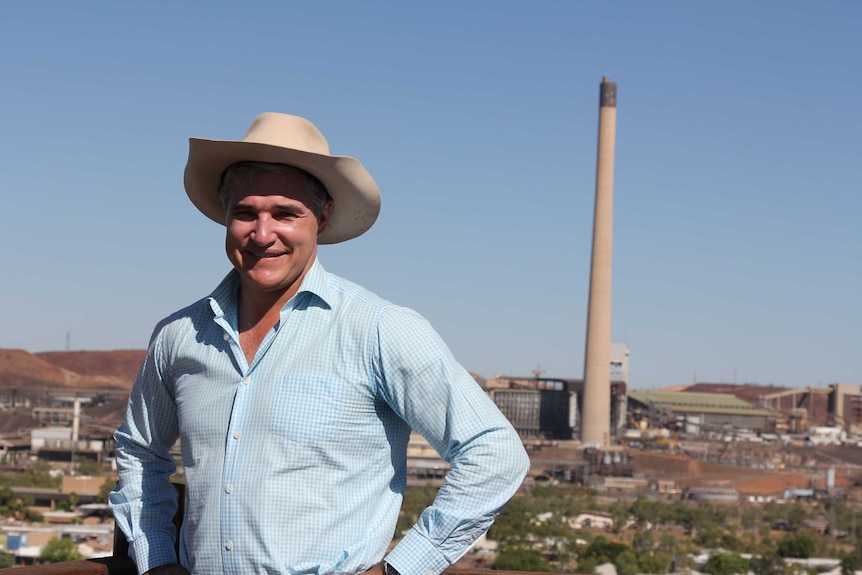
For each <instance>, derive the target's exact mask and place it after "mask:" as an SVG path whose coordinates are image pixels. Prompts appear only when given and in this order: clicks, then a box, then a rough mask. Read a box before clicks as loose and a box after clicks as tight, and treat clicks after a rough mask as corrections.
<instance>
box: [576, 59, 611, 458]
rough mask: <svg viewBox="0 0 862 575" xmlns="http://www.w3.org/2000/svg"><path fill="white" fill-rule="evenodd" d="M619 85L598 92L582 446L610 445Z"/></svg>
mask: <svg viewBox="0 0 862 575" xmlns="http://www.w3.org/2000/svg"><path fill="white" fill-rule="evenodd" d="M616 125H617V85H616V83H615V82H611V81H610V80H608V77H607V76H605V77H604V78H602V84H601V89H600V91H599V141H598V159H597V162H596V205H595V214H594V217H593V253H592V263H591V265H590V300H589V311H588V313H587V343H586V352H585V355H584V357H585V360H584V398H583V415H582V418H581V422H582V424H581V443H582V444H583V445H584V446H594V447H603V446H607V445H610V444H611V443H612V441H613V438H612V437H611V370H610V364H611V357H610V348H611V270H612V263H613V262H612V255H613V226H614V213H613V212H614V146H615V138H616Z"/></svg>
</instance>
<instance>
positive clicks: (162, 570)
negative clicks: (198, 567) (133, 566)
mask: <svg viewBox="0 0 862 575" xmlns="http://www.w3.org/2000/svg"><path fill="white" fill-rule="evenodd" d="M144 575H189V570H188V569H186V568H185V567H183V566H182V565H180V564H179V563H168V564H167V565H159V566H158V567H154V568H152V569H150V570H149V571H147V572H146V573H144Z"/></svg>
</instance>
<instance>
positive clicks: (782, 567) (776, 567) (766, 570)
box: [748, 551, 787, 575]
mask: <svg viewBox="0 0 862 575" xmlns="http://www.w3.org/2000/svg"><path fill="white" fill-rule="evenodd" d="M748 566H749V568H750V569H751V571H753V572H754V575H784V574H785V573H786V571H787V564H786V563H785V562H784V559H782V558H781V557H779V556H778V554H777V553H775V552H774V551H773V552H770V553H764V554H763V555H760V556H759V557H752V558H751V561H749V565H748Z"/></svg>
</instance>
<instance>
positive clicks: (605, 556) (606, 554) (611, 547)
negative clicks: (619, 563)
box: [581, 537, 629, 565]
mask: <svg viewBox="0 0 862 575" xmlns="http://www.w3.org/2000/svg"><path fill="white" fill-rule="evenodd" d="M628 550H629V548H628V547H626V546H625V545H623V544H622V543H611V542H610V541H608V540H607V539H606V538H604V537H596V538H595V539H594V540H593V542H592V543H590V545H589V547H587V549H586V550H585V551H584V554H583V555H581V559H582V560H583V559H595V560H596V562H597V564H598V565H601V564H602V563H613V562H614V561H615V560H616V558H617V556H618V555H619V554H620V553H622V552H624V551H628Z"/></svg>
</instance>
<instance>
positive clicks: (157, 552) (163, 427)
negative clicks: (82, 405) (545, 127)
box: [110, 328, 178, 575]
mask: <svg viewBox="0 0 862 575" xmlns="http://www.w3.org/2000/svg"><path fill="white" fill-rule="evenodd" d="M163 366H164V362H163V361H162V349H161V336H160V335H159V329H158V328H157V330H156V333H154V336H153V339H152V341H151V343H150V349H149V350H148V352H147V357H146V359H145V361H144V365H143V367H142V368H141V372H140V373H139V374H138V378H137V380H136V381H135V385H134V387H133V389H132V392H131V394H130V396H129V405H128V408H127V409H126V417H125V420H124V422H123V424H122V426H121V427H120V428H119V429H118V430H117V431H116V433H114V439H116V441H117V450H116V457H117V468H118V470H119V475H120V483H119V485H118V486H117V488H116V489H115V490H114V491H113V492H112V493H111V495H110V504H111V509H112V511H113V513H114V517H115V520H116V524H117V525H118V526H119V527H120V528H121V529H122V530H123V533H125V535H126V538H127V539H128V540H129V555H130V556H131V557H132V559H133V560H134V561H135V564H136V565H137V567H138V571H139V572H140V573H144V572H147V571H149V570H150V569H151V568H153V567H158V566H162V565H164V566H167V565H169V564H176V563H177V556H176V552H175V551H174V542H175V540H176V536H177V534H176V529H175V528H174V524H173V517H174V514H175V513H176V510H177V500H176V498H177V495H176V490H175V489H174V487H173V486H172V485H171V480H170V476H171V475H172V474H173V473H174V472H175V471H176V466H175V465H174V462H173V460H172V459H171V457H170V449H171V446H173V444H174V442H175V441H176V439H177V436H178V429H177V417H176V404H175V403H174V398H173V395H172V393H171V391H170V390H169V388H168V386H167V385H166V382H165V381H164V378H163V377H162V373H163V372H162V367H163ZM153 573H154V574H155V573H156V571H154V572H153ZM165 575H170V574H168V573H167V572H165Z"/></svg>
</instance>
